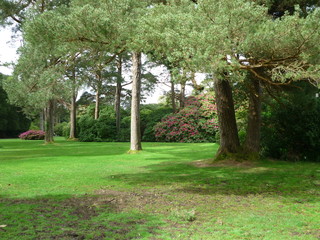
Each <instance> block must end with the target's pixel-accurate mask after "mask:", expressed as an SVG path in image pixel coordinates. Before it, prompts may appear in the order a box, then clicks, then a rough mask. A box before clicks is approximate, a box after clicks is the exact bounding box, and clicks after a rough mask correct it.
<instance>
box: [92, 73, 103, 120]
mask: <svg viewBox="0 0 320 240" xmlns="http://www.w3.org/2000/svg"><path fill="white" fill-rule="evenodd" d="M96 75H97V78H98V81H97V90H96V106H95V109H94V119H98V118H99V111H100V94H101V93H100V91H101V88H102V75H101V71H100V70H97V74H96Z"/></svg>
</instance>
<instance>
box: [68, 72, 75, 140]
mask: <svg viewBox="0 0 320 240" xmlns="http://www.w3.org/2000/svg"><path fill="white" fill-rule="evenodd" d="M75 84H76V76H75V71H73V73H72V97H71V105H70V134H69V138H70V139H74V138H76V137H77V130H76V129H77V106H76V99H77V89H76V87H75Z"/></svg>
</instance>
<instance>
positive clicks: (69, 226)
mask: <svg viewBox="0 0 320 240" xmlns="http://www.w3.org/2000/svg"><path fill="white" fill-rule="evenodd" d="M114 199H115V196H113V195H99V196H80V197H75V196H72V195H49V196H42V197H41V198H28V199H27V198H26V199H10V198H5V197H1V196H0V225H6V226H5V227H2V228H0V239H136V238H138V237H141V236H142V237H143V236H145V237H148V236H150V235H151V236H152V235H153V234H154V233H155V232H156V230H157V229H158V226H159V225H161V221H160V220H159V219H158V218H157V217H155V216H151V215H147V214H143V213H138V212H132V211H127V212H124V211H122V209H121V206H119V204H118V202H117V201H114Z"/></svg>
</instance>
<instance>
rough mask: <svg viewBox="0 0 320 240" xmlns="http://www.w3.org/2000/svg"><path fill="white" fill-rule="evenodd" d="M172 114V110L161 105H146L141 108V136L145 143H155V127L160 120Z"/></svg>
mask: <svg viewBox="0 0 320 240" xmlns="http://www.w3.org/2000/svg"><path fill="white" fill-rule="evenodd" d="M170 113H172V108H169V107H166V106H164V105H161V104H147V105H142V106H141V111H140V117H141V136H142V140H143V141H146V142H155V141H156V137H155V126H156V125H157V123H158V122H160V121H161V119H162V118H163V117H164V116H166V115H168V114H170Z"/></svg>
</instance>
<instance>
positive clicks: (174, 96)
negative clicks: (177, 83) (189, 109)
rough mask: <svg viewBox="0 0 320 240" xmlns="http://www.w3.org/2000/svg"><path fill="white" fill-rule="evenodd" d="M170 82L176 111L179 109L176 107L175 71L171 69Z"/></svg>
mask: <svg viewBox="0 0 320 240" xmlns="http://www.w3.org/2000/svg"><path fill="white" fill-rule="evenodd" d="M170 83H171V104H172V111H173V112H174V113H175V112H176V111H177V107H176V91H175V89H174V78H173V73H172V72H171V71H170Z"/></svg>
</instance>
